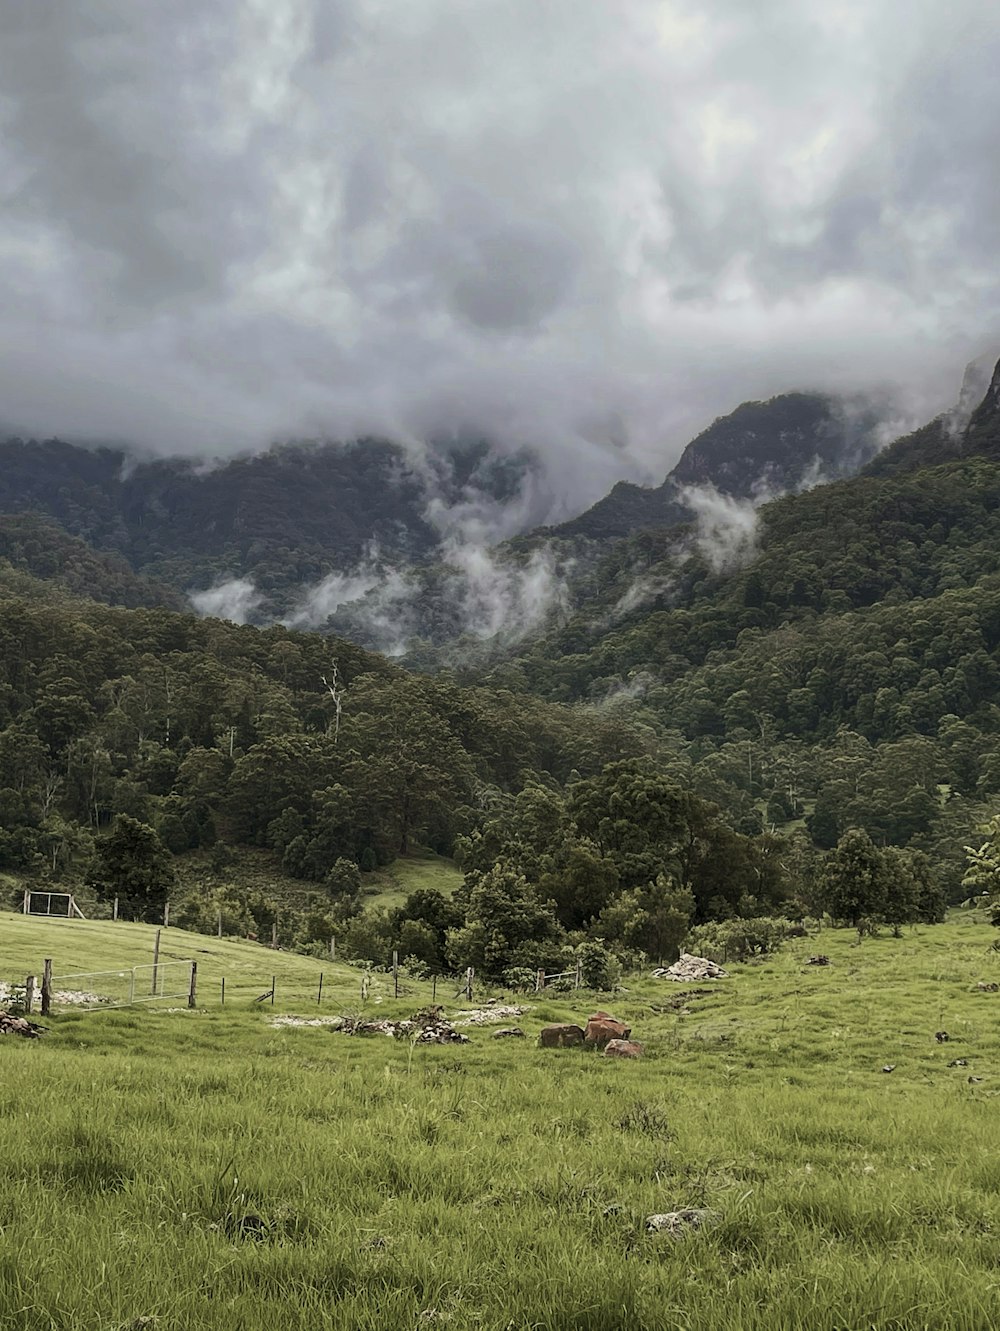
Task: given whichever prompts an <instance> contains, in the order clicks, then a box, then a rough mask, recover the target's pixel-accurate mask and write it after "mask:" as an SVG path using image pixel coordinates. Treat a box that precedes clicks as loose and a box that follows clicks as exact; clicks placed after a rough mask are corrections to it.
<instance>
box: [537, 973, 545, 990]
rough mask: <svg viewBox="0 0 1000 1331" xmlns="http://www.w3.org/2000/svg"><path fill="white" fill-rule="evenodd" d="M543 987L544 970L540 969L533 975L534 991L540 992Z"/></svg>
mask: <svg viewBox="0 0 1000 1331" xmlns="http://www.w3.org/2000/svg"><path fill="white" fill-rule="evenodd" d="M544 988H545V972H544V970H540V971H539V972H538V973H537V974H536V976H535V993H536V994H540V993H541V992H542V990H543V989H544Z"/></svg>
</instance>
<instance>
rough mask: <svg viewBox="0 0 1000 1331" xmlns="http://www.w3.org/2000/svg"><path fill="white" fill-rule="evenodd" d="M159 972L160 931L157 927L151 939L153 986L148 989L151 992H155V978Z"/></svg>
mask: <svg viewBox="0 0 1000 1331" xmlns="http://www.w3.org/2000/svg"><path fill="white" fill-rule="evenodd" d="M159 973H160V931H159V929H157V931H156V937H155V938H154V939H153V987H152V989H150V991H149V992H150V993H151V994H155V993H156V980H157V976H158V975H159Z"/></svg>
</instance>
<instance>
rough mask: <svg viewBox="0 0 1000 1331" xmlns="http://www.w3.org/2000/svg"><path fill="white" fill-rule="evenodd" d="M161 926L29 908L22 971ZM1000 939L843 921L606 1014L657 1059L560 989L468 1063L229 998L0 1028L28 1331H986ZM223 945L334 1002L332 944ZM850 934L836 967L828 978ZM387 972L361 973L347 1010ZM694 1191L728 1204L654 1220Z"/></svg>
mask: <svg viewBox="0 0 1000 1331" xmlns="http://www.w3.org/2000/svg"><path fill="white" fill-rule="evenodd" d="M150 939H151V934H150V931H149V930H147V929H144V928H142V927H141V926H113V925H110V924H96V923H95V924H88V925H86V926H76V925H72V926H71V925H54V924H51V923H44V924H42V923H40V922H38V921H30V920H27V921H26V920H23V919H21V918H19V917H16V916H10V915H5V916H0V975H4V976H6V974H7V972H8V970H9V969H12V970H13V972H14V973H15V975H20V974H21V973H22V972H24V971H25V969H26V968H27V967H28V966H30V965H31V964H32V962H33V960H34V958H35V957H36V955H38V954H39V953H44V954H51V955H55V956H64V957H66V958H67V959H68V960H71V961H72V962H73V964H74V965H76V966H79V967H81V968H93V969H98V968H100V967H103V966H104V964H105V963H107V962H112V963H113V964H118V962H119V960H127V959H128V958H131V957H134V958H136V959H139V958H141V957H142V956H144V955H145V954H146V953H147V952H148V948H149V944H150ZM991 941H992V933H991V931H989V930H987V929H986V928H985V927H984V926H983V925H981V924H976V923H974V922H972V921H969V920H963V921H961V922H958V923H952V924H949V925H945V926H939V927H937V928H929V929H924V930H921V931H919V932H911V933H909V934H908V935H907V936H906V937H905V938H903V939H901V940H893V939H892V938H890V937H888V936H886V937H883V938H879V939H875V940H871V941H866V942H865V943H864V945H863V946H862V947H860V948H857V947H854V946H852V935H851V934H850V933H848V932H846V931H837V932H833V931H826V932H824V933H823V934H822V935H821V936H820V937H819V938H814V939H802V940H798V941H796V942H795V943H793V944H791V945H789V948H788V950H787V952H786V953H785V954H783V955H781V956H779V957H777V958H775V959H773V960H770V961H768V962H766V963H764V964H760V965H755V966H745V967H738V968H734V971H733V974H732V975H731V977H730V978H729V979H728V980H725V981H721V982H718V983H716V984H715V985H708V984H703V985H701V986H698V988H699V989H700V990H706V991H710V992H702V993H687V994H686V995H685V994H684V991H681V992H678V987H676V986H673V985H670V984H668V983H667V982H662V981H660V982H657V981H653V980H650V979H642V980H638V981H632V982H630V987H629V990H628V991H627V992H626V993H624V994H621V995H619V996H617V997H616V998H615V999H614V1001H613V1002H612V1003H610V1004H608V1000H607V998H606V997H605V998H604V999H603V1000H600V1001H603V1002H604V1003H605V1004H607V1005H609V1006H611V1007H612V1008H613V1009H614V1010H615V1011H616V1012H619V1013H620V1014H621V1015H622V1016H623V1017H624V1018H625V1019H627V1020H630V1021H631V1022H632V1023H633V1025H634V1027H635V1033H636V1035H637V1036H638V1037H639V1038H640V1039H642V1040H643V1041H644V1042H645V1044H646V1058H645V1059H644V1060H643V1061H642V1062H639V1063H616V1062H613V1061H611V1060H604V1059H601V1058H599V1057H595V1056H593V1055H591V1054H589V1053H582V1052H580V1051H576V1050H560V1051H544V1050H540V1049H539V1048H538V1047H537V1045H536V1043H535V1040H534V1038H533V1037H534V1036H535V1035H536V1033H537V1031H538V1029H539V1027H540V1026H541V1025H542V1024H543V1023H544V1022H545V1021H548V1020H553V1019H560V1018H570V1017H581V1016H585V1015H586V1013H587V1011H588V1010H589V1008H590V1007H591V1006H593V1005H594V1004H595V1003H596V1002H597V1001H599V1000H598V997H597V996H596V995H589V994H586V995H585V994H578V995H566V996H563V997H562V998H560V999H558V1000H549V999H548V998H546V999H545V1000H544V1001H542V1002H537V1003H535V1004H534V1005H533V1006H532V1008H531V1009H530V1010H529V1011H528V1012H527V1013H525V1015H524V1016H523V1017H522V1018H521V1019H520V1020H521V1025H522V1026H523V1028H524V1029H525V1031H526V1032H527V1035H528V1037H529V1038H528V1039H527V1040H524V1041H515V1040H509V1041H494V1040H493V1039H491V1038H490V1033H489V1031H488V1030H482V1029H475V1028H470V1034H471V1037H472V1038H471V1042H470V1043H469V1044H468V1045H463V1046H450V1047H446V1048H442V1047H436V1046H421V1045H415V1046H411V1045H410V1044H409V1043H408V1042H405V1041H404V1042H393V1041H390V1040H388V1039H385V1038H383V1037H373V1038H369V1039H364V1038H351V1037H348V1036H345V1035H342V1034H340V1033H334V1032H331V1031H329V1030H324V1029H318V1028H302V1029H298V1028H290V1029H289V1028H276V1027H274V1026H273V1025H272V1024H271V1023H272V1020H273V1018H272V1014H271V1012H270V1010H267V1011H262V1010H261V1009H259V1008H252V1007H251V1006H250V1005H249V1003H248V1002H245V1001H244V1002H241V1003H233V1004H227V1006H226V1008H225V1009H224V1010H223V1009H221V1008H220V1006H219V1005H218V1003H217V1002H216V1001H215V1000H214V998H213V997H212V996H211V990H212V986H211V985H210V984H209V985H207V986H206V988H205V990H204V991H203V997H204V1000H205V1002H204V1006H203V1007H201V1008H200V1009H199V1010H198V1011H197V1012H195V1013H188V1012H183V1011H182V1012H174V1013H169V1012H163V1011H156V1010H154V1009H151V1008H143V1009H137V1010H119V1011H112V1012H104V1013H78V1012H74V1013H70V1014H68V1015H63V1016H58V1017H55V1018H53V1019H52V1021H51V1022H50V1027H51V1029H50V1031H49V1033H48V1034H47V1035H46V1036H45V1038H44V1039H42V1040H39V1041H31V1042H29V1041H21V1040H17V1039H14V1038H10V1037H8V1038H5V1039H3V1040H0V1111H2V1112H0V1226H2V1229H3V1234H4V1239H5V1243H4V1246H3V1248H2V1250H0V1324H2V1325H3V1326H4V1328H5V1331H6V1328H8V1327H9V1328H11V1329H12V1331H42V1329H43V1328H44V1331H51V1328H59V1331H94V1329H95V1328H100V1329H101V1331H105V1329H107V1331H117V1329H118V1328H125V1327H129V1328H140V1327H141V1328H152V1327H155V1328H156V1329H157V1331H182V1328H184V1329H186V1328H188V1327H192V1326H198V1327H200V1328H207V1329H209V1331H215V1329H216V1328H218V1329H222V1328H225V1331H236V1328H240V1329H241V1331H256V1329H257V1328H264V1327H267V1328H268V1329H269V1331H270V1329H271V1328H275V1327H280V1328H282V1331H286V1328H287V1329H289V1331H298V1329H299V1328H303V1329H305V1328H309V1331H314V1328H316V1327H324V1328H348V1327H351V1328H356V1327H361V1328H372V1329H373V1331H374V1328H376V1327H378V1328H384V1327H414V1328H415V1327H418V1326H425V1325H434V1326H442V1327H454V1328H470V1327H475V1328H483V1329H484V1331H500V1329H501V1328H518V1329H520V1328H528V1327H535V1326H545V1327H546V1328H556V1331H571V1329H572V1331H578V1328H587V1329H588V1331H622V1329H624V1331H639V1328H646V1327H654V1326H655V1327H678V1328H680V1327H684V1328H690V1329H691V1331H702V1329H704V1331H708V1329H709V1328H711V1329H712V1331H717V1328H719V1327H726V1328H727V1331H744V1329H747V1328H763V1327H767V1328H769V1329H771V1331H773V1329H775V1328H787V1329H788V1331H791V1329H792V1328H796V1329H798V1328H802V1327H809V1328H810V1329H811V1331H833V1329H834V1328H846V1327H850V1328H860V1327H878V1328H880V1329H882V1328H889V1327H893V1328H920V1327H943V1326H947V1327H951V1328H968V1331H973V1329H974V1328H975V1329H976V1331H978V1328H981V1327H983V1326H986V1325H990V1324H991V1323H992V1322H993V1321H994V1320H995V1310H996V1293H995V1264H996V1234H997V1231H998V1229H1000V1191H998V1183H1000V1175H998V1170H997V1164H996V1161H997V1159H998V1158H1000V1156H998V1148H1000V1122H998V1120H997V1116H996V1114H995V1112H994V1103H995V1096H996V1093H997V1091H998V1090H1000V1034H998V1023H997V1020H996V1010H997V1004H998V1003H1000V996H998V995H997V994H993V993H989V992H984V991H981V990H979V989H978V988H977V982H978V981H980V980H984V981H990V980H994V979H997V978H1000V957H998V956H997V955H996V954H994V953H992V952H991V951H989V944H990V942H991ZM202 944H204V945H205V950H204V952H203V953H201V954H200V956H201V957H203V958H204V965H205V974H206V976H210V975H216V974H218V972H219V970H221V969H228V970H230V972H231V973H234V974H235V973H236V971H237V969H238V968H239V967H240V966H244V967H245V968H246V969H245V972H244V973H246V974H248V975H254V976H256V975H257V974H259V973H260V970H261V969H263V970H266V971H269V970H270V968H271V966H272V964H273V966H274V968H275V970H276V971H277V969H278V967H279V966H281V967H284V968H287V972H285V973H287V975H288V976H289V981H290V983H292V982H293V980H294V982H296V983H301V984H302V986H303V989H302V998H301V1000H295V999H294V997H293V999H291V1000H289V1001H288V1002H287V1003H282V1002H281V999H280V993H281V991H280V988H279V1003H278V1005H277V1006H276V1009H275V1011H276V1012H281V1010H282V1008H284V1007H290V1008H291V1009H292V1010H293V1011H296V1010H297V1011H301V1012H302V1013H303V1014H304V1015H309V1014H310V1013H311V1012H314V1011H315V1005H309V1004H308V1002H307V998H306V985H307V982H308V983H311V980H312V978H313V975H314V973H315V971H317V970H318V969H319V964H318V963H312V962H310V961H308V960H306V959H303V958H297V957H285V956H282V955H281V954H270V953H268V952H267V951H266V950H265V949H262V948H260V947H255V946H254V945H252V944H238V943H222V944H218V945H215V944H214V943H213V942H212V941H211V940H205V939H201V938H195V937H193V936H188V937H183V936H181V935H180V934H175V933H174V932H173V931H171V934H170V948H171V949H172V953H173V954H175V955H180V954H183V953H184V952H185V951H186V949H188V948H189V947H190V946H191V945H195V946H201V945H202ZM817 950H821V951H823V952H826V953H827V954H828V955H829V956H830V959H831V965H830V966H828V967H824V968H812V967H806V966H805V965H804V961H805V959H806V957H807V956H808V954H809V953H810V952H812V951H817ZM356 978H357V973H356V972H354V973H351V972H348V971H346V970H344V971H340V970H338V973H337V985H338V992H337V993H336V995H335V997H334V998H333V999H332V1000H331V1003H330V1007H329V1009H328V1010H332V1011H339V1010H341V1008H340V1006H339V1003H340V986H343V995H344V998H345V1000H346V998H347V994H348V990H349V989H350V987H351V986H350V985H349V983H348V982H349V980H350V979H356ZM420 989H421V987H420V986H414V992H413V993H411V994H410V995H409V996H408V997H407V999H406V1001H405V1002H403V1001H401V1002H400V1003H399V1004H395V1003H393V1002H392V1001H391V1000H388V999H387V1000H385V1001H384V1002H383V1003H381V1004H379V1005H378V1008H377V1010H378V1012H379V1013H380V1015H381V1014H392V1013H393V1012H396V1011H399V1012H400V1013H402V1012H405V1011H408V1010H410V1009H412V1007H413V1006H415V1005H416V1004H417V1003H418V1002H419V1001H422V1000H423V998H424V995H423V993H422V992H418V991H420ZM369 1003H370V1004H371V1006H372V1009H373V1010H376V1009H375V1005H374V1002H373V1000H372V999H369ZM358 1004H359V1000H358V999H357V998H355V999H354V1000H353V1008H354V1009H355V1010H356V1009H357V1007H358ZM324 1008H326V1004H325V1003H324ZM936 1031H947V1033H948V1034H949V1037H950V1038H949V1040H948V1041H947V1042H946V1043H938V1042H937V1041H936V1040H935V1032H936ZM955 1058H965V1059H967V1060H968V1067H962V1068H953V1067H949V1063H950V1062H951V1061H952V1060H953V1059H955ZM890 1064H894V1065H895V1070H894V1071H893V1072H892V1073H890V1074H885V1073H883V1072H882V1071H881V1068H882V1067H883V1065H890ZM970 1076H975V1077H981V1078H982V1080H981V1081H975V1082H971V1083H970V1081H969V1077H970ZM27 1106H30V1130H26V1126H27V1122H28V1120H27V1119H26V1117H25V1115H26V1107H27ZM687 1206H695V1207H697V1206H707V1207H709V1208H711V1209H712V1211H714V1212H715V1213H716V1215H717V1217H718V1219H717V1223H716V1224H715V1225H714V1227H712V1228H710V1229H707V1230H704V1231H702V1232H699V1233H691V1234H689V1235H688V1236H687V1237H685V1238H683V1239H681V1240H680V1241H673V1240H671V1239H669V1238H668V1237H666V1236H665V1235H655V1234H647V1233H646V1231H645V1217H646V1216H648V1215H650V1214H653V1213H659V1212H665V1211H672V1210H675V1209H677V1208H680V1207H687ZM144 1319H148V1320H144ZM152 1319H155V1320H152Z"/></svg>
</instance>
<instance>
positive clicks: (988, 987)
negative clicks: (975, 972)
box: [976, 980, 1000, 994]
mask: <svg viewBox="0 0 1000 1331" xmlns="http://www.w3.org/2000/svg"><path fill="white" fill-rule="evenodd" d="M976 988H977V989H979V990H980V991H981V992H982V993H984V994H995V993H997V992H998V991H1000V984H995V983H989V984H988V983H987V982H986V981H985V980H980V981H979V983H978V984H977V985H976Z"/></svg>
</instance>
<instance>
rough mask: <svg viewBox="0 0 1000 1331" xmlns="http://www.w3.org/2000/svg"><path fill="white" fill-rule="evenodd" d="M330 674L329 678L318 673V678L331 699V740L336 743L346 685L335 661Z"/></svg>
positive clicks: (328, 731)
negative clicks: (332, 709) (332, 712)
mask: <svg viewBox="0 0 1000 1331" xmlns="http://www.w3.org/2000/svg"><path fill="white" fill-rule="evenodd" d="M331 675H332V678H331V679H327V677H326V675H320V679H321V680H322V681H323V683H324V685H325V686H326V691H327V693H329V695H330V697H331V698H332V699H333V707H334V714H333V742H334V744H336V743H337V741H338V740H339V739H340V713H341V711H342V710H343V706H344V690H345V688H346V685H345V684H344V683H343V682H342V681H341V678H340V671H339V670H338V668H337V662H336V661H334V663H333V670H332V672H331ZM326 733H327V734H328V735H329V733H330V727H329V726H327V730H326Z"/></svg>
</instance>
